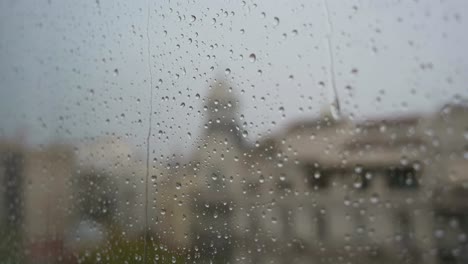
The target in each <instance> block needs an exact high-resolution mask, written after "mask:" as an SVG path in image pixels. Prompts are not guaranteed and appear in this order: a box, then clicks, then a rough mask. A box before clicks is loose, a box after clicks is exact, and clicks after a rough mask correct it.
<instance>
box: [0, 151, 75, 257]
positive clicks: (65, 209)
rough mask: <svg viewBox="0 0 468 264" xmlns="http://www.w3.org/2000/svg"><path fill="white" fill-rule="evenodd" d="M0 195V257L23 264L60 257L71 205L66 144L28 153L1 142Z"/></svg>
mask: <svg viewBox="0 0 468 264" xmlns="http://www.w3.org/2000/svg"><path fill="white" fill-rule="evenodd" d="M0 148H1V149H0V155H1V159H2V164H1V175H0V180H1V181H2V183H3V184H2V190H1V192H0V200H1V203H2V205H1V209H0V216H1V218H2V230H3V231H2V232H3V233H4V234H7V235H6V236H3V237H2V238H3V241H2V244H5V243H6V245H7V246H8V248H9V249H8V251H9V252H2V257H3V258H5V259H8V258H10V260H11V261H13V262H14V261H19V262H27V263H50V262H54V261H57V257H58V256H65V255H67V252H65V249H64V238H65V236H66V234H67V231H68V229H67V228H68V226H69V223H70V216H71V210H70V206H71V205H72V197H71V196H70V194H71V186H70V179H71V176H72V174H73V168H74V160H73V155H72V150H71V148H70V147H69V146H66V145H60V144H53V145H49V146H47V147H39V148H37V149H30V148H26V147H23V146H22V145H21V144H20V143H15V142H10V143H3V144H2V145H1V147H0Z"/></svg>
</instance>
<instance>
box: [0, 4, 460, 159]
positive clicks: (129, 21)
mask: <svg viewBox="0 0 468 264" xmlns="http://www.w3.org/2000/svg"><path fill="white" fill-rule="evenodd" d="M324 3H325V1H324V0H319V1H290V0H282V1H245V3H242V1H215V0H213V1H200V2H193V1H170V2H169V1H157V2H154V3H153V1H150V4H149V5H148V2H147V1H114V0H112V1H110V0H109V1H105V0H98V1H95V0H93V1H72V0H67V1H58V0H49V1H47V0H44V1H16V0H15V1H13V0H9V1H7V0H6V1H2V2H1V3H0V85H1V89H0V120H1V131H0V133H1V135H3V136H8V137H12V136H13V135H14V134H15V133H17V132H18V131H24V133H26V136H27V138H28V140H29V141H31V142H48V141H52V140H55V139H57V138H58V139H69V138H73V139H80V138H83V137H86V136H103V135H105V134H106V133H108V132H109V133H113V132H114V133H116V134H117V135H127V136H128V140H129V141H131V142H134V143H136V144H140V145H144V144H145V142H146V133H147V129H148V122H147V121H148V111H149V99H150V98H149V94H150V84H149V70H148V59H149V60H150V65H151V67H152V68H151V70H152V73H153V87H152V89H153V110H154V113H155V114H154V115H153V119H152V122H153V132H154V134H155V137H154V139H153V141H154V142H155V143H153V144H152V145H153V146H154V151H155V152H156V153H159V152H163V153H164V152H167V151H182V150H184V149H186V148H191V147H192V146H193V142H194V141H195V140H196V138H197V135H198V134H199V133H200V131H201V130H202V128H203V122H204V116H203V115H200V114H199V113H198V111H201V112H202V114H203V111H202V104H203V102H202V100H203V98H204V97H205V95H206V94H207V91H208V90H207V87H208V85H209V84H210V83H211V80H212V78H213V77H214V76H215V75H216V74H219V75H225V69H226V68H229V69H230V74H227V75H225V77H226V78H227V79H229V80H230V82H231V84H232V85H233V89H234V92H235V93H236V94H237V95H238V97H239V99H240V101H241V108H240V112H239V113H238V116H239V117H240V115H241V114H243V115H244V116H245V118H244V120H243V121H242V122H244V121H245V122H246V123H247V127H246V129H247V130H248V131H249V132H250V134H249V138H250V139H251V140H255V139H257V138H258V137H259V136H262V135H265V134H266V133H267V131H268V130H271V131H276V130H278V129H280V128H281V126H283V125H284V124H287V123H288V122H290V121H291V120H295V119H299V118H311V117H314V116H317V115H318V114H319V113H320V111H321V109H322V108H323V107H324V106H326V105H327V104H329V102H330V101H331V99H330V94H331V92H330V91H331V90H332V85H331V75H330V73H331V72H332V71H331V67H330V65H331V63H330V52H329V47H328V41H327V40H328V39H327V37H328V36H330V43H331V46H332V48H331V50H332V53H333V54H332V55H333V65H334V72H335V80H336V90H337V92H338V95H339V98H340V102H341V108H342V111H343V114H344V115H347V116H352V117H354V118H358V119H363V118H367V117H374V116H381V115H390V114H405V113H407V112H425V111H430V110H433V109H434V108H435V107H436V106H439V105H440V104H441V103H443V102H447V101H449V100H453V98H455V97H457V96H461V97H465V98H466V97H468V87H467V79H468V52H466V47H468V35H467V34H466V29H467V28H468V17H466V14H468V2H467V1H464V0H447V1H440V0H439V1H437V0H424V1H423V0H420V1H397V0H386V1H340V0H333V1H331V0H330V1H328V9H329V17H328V18H327V12H326V8H325V6H324ZM148 8H149V14H150V20H149V26H148V27H147V15H148ZM329 21H330V23H329ZM329 24H331V27H330V25H329ZM148 37H149V43H150V48H149V51H150V53H151V56H149V57H148ZM250 54H255V56H256V60H255V61H254V62H252V61H251V59H250V58H249V55H250ZM260 71H261V73H260ZM320 82H323V83H324V85H320V84H319V83H320ZM347 87H351V88H347ZM197 93H198V94H200V95H201V98H200V99H197V98H196V94H197ZM164 98H166V99H164ZM183 105H185V106H183ZM280 107H284V109H285V111H284V115H285V118H282V114H283V113H282V112H281V111H279V108H280ZM192 108H193V109H192ZM301 108H302V109H303V110H301ZM139 120H141V122H139ZM272 121H275V122H276V125H273V124H272ZM159 131H161V134H159ZM189 131H190V132H191V133H192V135H193V136H192V138H189V137H188V136H187V132H189ZM166 137H167V139H165V138H166ZM158 138H160V139H158Z"/></svg>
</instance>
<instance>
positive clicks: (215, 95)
mask: <svg viewBox="0 0 468 264" xmlns="http://www.w3.org/2000/svg"><path fill="white" fill-rule="evenodd" d="M208 89H209V93H208V97H207V100H206V102H205V104H206V105H205V106H206V109H207V118H208V120H207V122H208V128H209V129H210V131H222V132H223V133H228V132H229V133H234V134H236V137H237V134H239V135H240V134H241V133H240V131H238V130H239V128H238V126H237V118H236V115H237V113H238V112H237V111H238V107H239V100H238V98H237V96H236V95H235V93H234V91H233V89H232V85H231V84H230V83H229V81H227V80H226V79H225V78H224V75H221V74H218V75H216V77H215V78H214V81H213V82H212V83H211V84H210V85H209V87H208Z"/></svg>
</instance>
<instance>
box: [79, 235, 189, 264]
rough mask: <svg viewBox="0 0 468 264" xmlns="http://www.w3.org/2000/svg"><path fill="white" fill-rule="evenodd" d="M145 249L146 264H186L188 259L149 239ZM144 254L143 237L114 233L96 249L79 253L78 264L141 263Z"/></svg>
mask: <svg viewBox="0 0 468 264" xmlns="http://www.w3.org/2000/svg"><path fill="white" fill-rule="evenodd" d="M146 249H147V251H146V263H171V264H173V263H186V262H187V260H188V258H190V256H189V255H188V254H187V253H186V252H184V251H173V250H172V251H171V250H167V249H165V247H161V246H159V245H158V244H157V243H156V242H154V240H153V239H151V238H149V239H148V242H147V248H146ZM144 254H145V241H144V238H143V236H140V237H139V238H136V239H127V238H125V237H124V236H123V235H122V233H121V232H119V233H117V232H116V233H114V234H112V235H110V236H109V238H108V239H107V240H106V241H105V242H104V243H103V244H101V245H99V246H98V247H97V248H95V249H93V250H86V251H84V252H81V254H80V255H79V257H78V263H82V264H88V263H89V264H91V263H109V264H112V263H119V264H120V263H143V259H144Z"/></svg>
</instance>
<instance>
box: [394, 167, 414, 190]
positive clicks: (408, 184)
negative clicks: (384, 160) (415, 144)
mask: <svg viewBox="0 0 468 264" xmlns="http://www.w3.org/2000/svg"><path fill="white" fill-rule="evenodd" d="M387 177H388V186H389V187H390V188H392V189H415V188H417V187H418V186H419V181H418V177H417V176H416V171H415V170H414V169H413V168H408V167H399V168H390V169H388V170H387Z"/></svg>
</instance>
